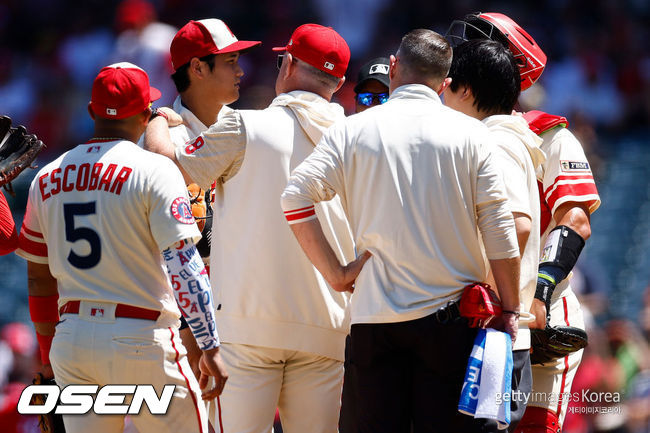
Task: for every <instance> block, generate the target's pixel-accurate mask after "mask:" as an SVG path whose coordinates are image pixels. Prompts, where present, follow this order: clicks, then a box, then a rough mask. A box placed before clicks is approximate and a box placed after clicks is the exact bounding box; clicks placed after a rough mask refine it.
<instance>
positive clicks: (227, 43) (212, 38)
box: [169, 18, 261, 71]
mask: <svg viewBox="0 0 650 433" xmlns="http://www.w3.org/2000/svg"><path fill="white" fill-rule="evenodd" d="M259 44H261V42H260V41H240V40H238V39H237V38H236V37H235V35H234V34H233V32H232V31H230V29H229V28H228V26H227V25H226V23H224V22H223V21H221V20H219V19H216V18H210V19H207V20H199V21H190V22H189V23H187V24H185V25H184V26H183V27H181V29H180V30H179V31H178V33H176V36H174V39H173V40H172V45H171V47H170V48H169V51H170V52H171V56H172V66H173V68H174V70H175V71H176V70H178V68H180V67H181V66H183V65H184V64H186V63H188V62H189V61H190V60H192V58H194V57H199V58H200V57H204V56H207V55H209V54H225V53H232V52H235V51H244V50H247V49H249V48H253V47H254V46H257V45H259Z"/></svg>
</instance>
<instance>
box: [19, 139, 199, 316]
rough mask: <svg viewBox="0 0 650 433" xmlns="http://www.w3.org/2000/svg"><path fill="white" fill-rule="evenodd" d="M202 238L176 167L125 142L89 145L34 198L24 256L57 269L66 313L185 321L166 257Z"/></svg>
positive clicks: (44, 177)
mask: <svg viewBox="0 0 650 433" xmlns="http://www.w3.org/2000/svg"><path fill="white" fill-rule="evenodd" d="M188 238H192V239H194V240H195V241H197V240H198V239H199V238H200V234H199V232H198V229H197V228H196V224H195V223H194V218H193V217H192V212H191V210H190V204H189V200H188V197H187V190H186V188H185V184H184V182H183V178H182V176H181V174H180V172H179V170H178V169H177V168H176V166H175V165H174V164H173V162H172V161H171V160H169V159H168V158H165V157H163V156H160V155H156V154H153V153H150V152H147V151H144V150H142V149H140V148H139V147H137V145H135V144H134V143H132V142H129V141H125V140H115V141H98V142H89V143H86V144H81V145H79V146H77V147H76V148H74V149H72V150H70V151H69V152H66V153H64V154H63V155H61V156H60V157H59V158H58V159H56V160H55V161H53V162H51V163H50V164H48V165H46V166H45V167H44V168H43V169H41V170H40V171H39V172H38V174H37V175H36V177H35V178H34V180H33V182H32V185H31V187H30V190H29V199H28V202H27V211H26V214H25V219H24V222H23V226H22V230H21V234H20V243H19V249H18V251H17V254H18V255H20V256H21V257H24V258H26V259H27V260H29V261H32V262H36V263H42V264H49V267H50V271H51V273H52V275H53V276H54V277H55V278H56V279H57V281H58V290H59V306H61V305H63V304H65V303H66V302H67V301H70V300H90V301H104V302H112V303H123V304H129V305H134V306H138V307H143V308H148V309H152V310H157V311H164V310H166V311H169V312H171V313H173V314H175V315H176V316H177V317H178V316H180V312H179V310H178V307H177V305H176V301H175V299H174V296H173V294H172V290H171V287H170V285H169V282H168V279H167V275H166V272H165V270H164V269H163V261H162V257H161V254H160V252H161V251H162V250H164V249H165V248H167V247H169V246H170V245H172V244H174V243H175V242H177V241H179V240H182V239H188Z"/></svg>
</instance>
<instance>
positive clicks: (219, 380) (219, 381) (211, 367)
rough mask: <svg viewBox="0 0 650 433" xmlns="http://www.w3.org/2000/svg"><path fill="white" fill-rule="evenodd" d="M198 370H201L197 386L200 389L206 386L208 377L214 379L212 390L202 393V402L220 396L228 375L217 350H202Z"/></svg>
mask: <svg viewBox="0 0 650 433" xmlns="http://www.w3.org/2000/svg"><path fill="white" fill-rule="evenodd" d="M199 369H200V370H201V377H200V378H199V386H200V387H201V389H203V388H205V387H206V386H207V385H208V379H209V378H210V376H212V377H214V379H215V384H214V388H212V389H208V390H205V391H203V393H202V394H201V397H202V398H203V400H214V398H215V397H218V396H219V395H221V392H222V391H223V387H224V386H225V385H226V381H227V380H228V373H227V372H226V366H225V365H224V362H223V360H222V359H221V355H220V354H219V348H218V347H217V348H215V349H210V350H204V351H203V354H202V355H201V360H200V361H199Z"/></svg>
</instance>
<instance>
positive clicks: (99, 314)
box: [90, 308, 104, 317]
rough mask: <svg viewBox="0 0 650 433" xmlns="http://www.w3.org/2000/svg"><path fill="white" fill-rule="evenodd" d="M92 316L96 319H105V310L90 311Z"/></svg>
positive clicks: (93, 309) (92, 309)
mask: <svg viewBox="0 0 650 433" xmlns="http://www.w3.org/2000/svg"><path fill="white" fill-rule="evenodd" d="M90 315H91V316H94V317H104V309H103V308H91V309H90Z"/></svg>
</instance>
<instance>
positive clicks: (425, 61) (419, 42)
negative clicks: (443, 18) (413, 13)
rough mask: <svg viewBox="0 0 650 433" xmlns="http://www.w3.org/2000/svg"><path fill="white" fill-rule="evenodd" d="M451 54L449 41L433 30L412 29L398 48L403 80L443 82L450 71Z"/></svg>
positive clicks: (429, 82) (424, 82) (427, 82)
mask: <svg viewBox="0 0 650 433" xmlns="http://www.w3.org/2000/svg"><path fill="white" fill-rule="evenodd" d="M451 55H452V50H451V47H450V46H449V42H447V40H446V39H445V38H444V37H443V36H441V35H439V34H438V33H436V32H434V31H433V30H427V29H416V30H412V31H410V32H409V33H407V34H406V35H405V36H404V37H403V38H402V43H401V44H400V46H399V49H398V50H397V58H398V59H399V62H400V63H402V73H403V81H410V82H413V83H423V84H434V85H437V84H439V83H441V82H442V81H443V80H444V79H445V77H447V73H448V72H449V67H450V66H451ZM402 84H406V82H405V83H402Z"/></svg>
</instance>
